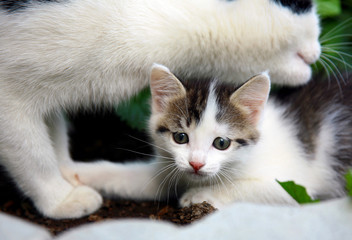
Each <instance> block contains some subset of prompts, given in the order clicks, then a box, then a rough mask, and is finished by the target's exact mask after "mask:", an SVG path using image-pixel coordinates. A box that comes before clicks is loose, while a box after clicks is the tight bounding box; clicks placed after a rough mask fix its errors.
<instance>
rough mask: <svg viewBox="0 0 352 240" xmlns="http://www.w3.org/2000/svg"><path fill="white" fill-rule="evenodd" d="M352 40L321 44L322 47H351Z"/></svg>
mask: <svg viewBox="0 0 352 240" xmlns="http://www.w3.org/2000/svg"><path fill="white" fill-rule="evenodd" d="M351 45H352V42H338V43H328V44H324V45H322V46H321V48H322V49H324V48H330V47H333V48H338V47H346V48H351Z"/></svg>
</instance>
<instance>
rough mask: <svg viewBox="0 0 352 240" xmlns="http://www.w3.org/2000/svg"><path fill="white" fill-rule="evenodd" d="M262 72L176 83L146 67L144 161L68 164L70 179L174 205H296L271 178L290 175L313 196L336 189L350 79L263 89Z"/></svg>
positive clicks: (350, 131) (346, 133) (350, 141)
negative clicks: (150, 152) (148, 150)
mask: <svg viewBox="0 0 352 240" xmlns="http://www.w3.org/2000/svg"><path fill="white" fill-rule="evenodd" d="M269 91H270V80H269V76H268V75H267V74H266V73H264V74H260V75H257V76H254V77H252V78H251V79H250V80H249V81H248V82H246V83H245V84H243V85H242V86H241V87H239V88H236V87H235V85H234V84H229V83H221V82H219V81H214V80H213V81H212V80H210V81H208V80H192V81H182V82H181V81H179V80H178V79H177V78H176V77H175V76H174V75H173V74H172V73H171V72H170V71H169V70H168V69H167V68H166V67H164V66H161V65H155V66H154V67H153V70H152V73H151V92H152V115H151V118H150V125H149V126H150V135H151V137H152V139H153V146H155V154H156V157H155V158H154V159H151V161H150V162H148V163H126V164H116V163H111V162H105V161H101V162H96V163H94V164H87V163H76V164H73V165H72V166H70V168H67V170H66V171H64V173H65V175H66V177H67V179H69V180H70V181H71V182H72V183H73V184H75V185H80V184H85V185H88V186H91V187H93V188H95V189H97V190H99V191H102V192H105V193H108V194H114V195H117V196H120V197H124V198H132V199H155V198H156V199H158V198H159V199H166V198H167V197H169V196H170V195H176V196H181V197H180V205H181V206H188V205H190V204H192V203H199V202H203V201H208V202H210V203H211V204H213V205H214V206H215V207H217V208H221V207H223V206H225V205H228V204H230V203H233V202H239V201H246V202H258V203H270V204H296V202H295V201H294V200H293V198H291V197H290V196H289V195H288V193H287V192H286V191H285V190H284V189H283V188H282V187H281V186H280V185H279V183H278V182H277V180H278V181H290V180H293V181H295V182H296V183H298V184H301V185H303V186H305V187H306V189H307V191H308V193H309V194H310V195H311V196H312V197H313V198H321V199H329V198H333V197H340V196H343V195H344V194H345V189H344V180H343V175H344V173H345V172H346V170H347V169H348V167H351V166H352V119H351V115H352V109H351V105H352V95H351V93H352V84H351V82H350V81H349V82H348V83H347V84H346V85H345V86H344V87H343V88H342V89H340V88H339V86H338V83H337V82H335V83H330V84H329V83H328V82H326V81H325V82H324V81H312V82H310V83H308V84H307V85H305V86H303V87H301V88H298V89H296V90H294V91H291V92H287V91H286V90H283V92H281V93H280V94H278V96H276V97H274V96H273V97H270V98H269V100H268V96H269Z"/></svg>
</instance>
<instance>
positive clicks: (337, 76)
mask: <svg viewBox="0 0 352 240" xmlns="http://www.w3.org/2000/svg"><path fill="white" fill-rule="evenodd" d="M321 58H322V59H324V61H325V62H326V63H327V68H328V69H329V70H330V71H331V73H332V74H333V76H334V78H335V79H336V82H337V84H338V87H339V89H340V92H342V88H341V83H340V82H342V83H344V84H346V82H345V79H344V77H343V75H342V74H341V72H340V70H339V68H338V67H337V66H336V65H335V64H334V62H333V61H331V60H330V59H329V58H328V57H327V56H325V55H321ZM329 63H330V64H331V66H330V65H329ZM335 70H336V72H337V73H336V72H335Z"/></svg>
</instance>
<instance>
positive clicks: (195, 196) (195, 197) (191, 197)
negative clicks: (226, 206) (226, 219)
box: [180, 188, 223, 208]
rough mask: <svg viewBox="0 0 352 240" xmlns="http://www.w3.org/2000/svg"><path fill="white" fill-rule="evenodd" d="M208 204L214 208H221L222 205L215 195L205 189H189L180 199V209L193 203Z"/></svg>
mask: <svg viewBox="0 0 352 240" xmlns="http://www.w3.org/2000/svg"><path fill="white" fill-rule="evenodd" d="M204 201H206V202H208V203H210V204H211V205H212V206H213V207H215V208H221V207H222V206H223V204H222V203H221V201H220V200H219V199H218V198H217V197H216V196H215V194H214V193H213V192H211V191H209V190H205V189H197V188H196V189H191V190H189V191H187V192H186V193H185V194H183V196H182V197H181V199H180V205H181V207H188V206H190V205H192V204H195V203H202V202H204Z"/></svg>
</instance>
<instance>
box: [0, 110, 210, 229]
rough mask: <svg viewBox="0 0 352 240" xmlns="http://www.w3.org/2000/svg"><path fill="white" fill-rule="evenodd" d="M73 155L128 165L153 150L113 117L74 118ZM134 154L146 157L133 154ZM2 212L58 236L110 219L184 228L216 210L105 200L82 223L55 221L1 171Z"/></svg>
mask: <svg viewBox="0 0 352 240" xmlns="http://www.w3.org/2000/svg"><path fill="white" fill-rule="evenodd" d="M71 121H72V125H73V128H72V131H71V134H70V137H71V154H72V157H73V158H74V159H80V160H82V159H84V160H85V161H93V160H94V159H106V160H110V161H113V162H126V161H129V159H136V158H138V159H143V155H142V154H143V153H147V154H150V153H151V151H152V150H151V147H150V146H149V145H148V144H146V143H144V142H142V141H139V140H137V139H141V140H147V137H146V134H145V133H143V132H140V131H137V130H134V129H131V128H130V127H129V126H128V125H127V124H125V123H124V122H121V121H120V119H119V118H118V117H117V116H116V115H115V114H113V113H104V114H98V113H95V114H87V113H86V114H79V115H77V116H75V117H71ZM121 149H126V150H133V151H137V152H140V153H142V154H136V153H132V152H130V151H126V150H121ZM0 193H1V195H0V212H6V213H8V214H11V215H15V216H18V217H20V218H23V219H27V220H29V221H31V222H34V223H37V224H40V225H42V226H44V227H45V228H47V229H48V230H49V231H50V232H51V233H53V234H55V235H56V234H58V233H60V232H63V231H65V230H67V229H70V228H72V227H75V226H78V225H81V224H85V223H91V222H98V221H101V220H106V219H119V218H149V219H157V220H166V221H169V222H172V223H175V224H179V225H184V224H189V223H191V222H193V221H195V220H198V219H200V218H202V217H204V216H205V215H207V214H209V213H212V212H213V211H215V209H214V208H213V207H212V206H211V205H210V204H208V203H206V202H203V203H201V204H195V205H193V206H191V207H189V208H188V207H186V208H178V207H177V200H171V201H170V202H168V203H166V202H153V201H152V202H150V201H145V202H135V201H130V200H121V199H105V200H104V204H103V206H102V208H101V209H99V210H98V211H97V212H95V213H93V214H91V215H89V216H87V217H84V218H80V219H73V220H71V219H68V220H52V219H48V218H45V217H43V216H41V215H40V214H39V213H38V212H37V211H36V209H35V208H34V207H33V205H32V203H31V202H30V200H28V199H26V198H25V197H24V196H23V195H22V194H21V193H20V192H19V191H18V190H17V189H16V187H15V186H14V184H13V183H12V181H11V179H10V178H9V177H8V176H7V174H6V173H5V171H4V169H0Z"/></svg>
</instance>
